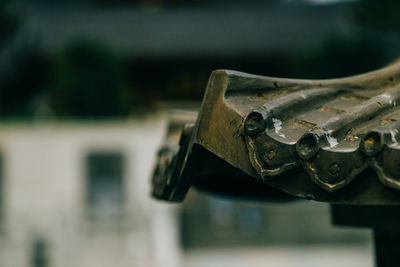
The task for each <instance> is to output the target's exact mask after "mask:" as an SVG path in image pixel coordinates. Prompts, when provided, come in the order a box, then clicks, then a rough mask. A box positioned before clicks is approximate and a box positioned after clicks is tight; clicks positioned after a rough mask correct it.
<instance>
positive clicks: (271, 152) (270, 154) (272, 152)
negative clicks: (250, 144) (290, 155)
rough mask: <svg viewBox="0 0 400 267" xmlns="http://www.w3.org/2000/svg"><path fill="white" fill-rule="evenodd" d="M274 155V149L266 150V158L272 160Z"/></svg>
mask: <svg viewBox="0 0 400 267" xmlns="http://www.w3.org/2000/svg"><path fill="white" fill-rule="evenodd" d="M275 156H276V152H275V150H273V149H271V150H270V151H268V152H267V159H269V160H273V159H274V158H275Z"/></svg>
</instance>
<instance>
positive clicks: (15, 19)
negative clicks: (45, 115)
mask: <svg viewBox="0 0 400 267" xmlns="http://www.w3.org/2000/svg"><path fill="white" fill-rule="evenodd" d="M20 24H21V16H20V15H19V14H17V13H13V12H11V11H10V9H9V5H8V1H6V0H0V25H1V26H0V117H2V118H4V117H10V116H11V117H27V116H31V115H32V102H33V101H34V98H35V97H36V96H37V95H38V94H40V91H41V89H42V87H43V84H44V83H45V80H46V70H47V63H46V62H47V58H46V56H45V55H44V54H43V53H42V52H41V51H40V50H39V49H38V47H36V46H35V45H32V44H31V43H27V42H26V41H22V40H23V38H19V41H18V42H16V41H15V39H14V36H15V35H16V34H17V33H18V28H19V26H20Z"/></svg>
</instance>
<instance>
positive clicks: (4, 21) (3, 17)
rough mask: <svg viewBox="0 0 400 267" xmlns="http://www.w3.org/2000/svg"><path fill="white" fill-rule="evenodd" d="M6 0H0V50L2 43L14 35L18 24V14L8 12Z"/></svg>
mask: <svg viewBox="0 0 400 267" xmlns="http://www.w3.org/2000/svg"><path fill="white" fill-rule="evenodd" d="M7 2H8V1H6V0H0V52H1V49H2V47H3V45H4V43H5V42H6V41H7V40H9V39H10V38H11V37H12V36H13V35H14V33H15V31H16V30H17V27H18V24H19V19H18V16H17V15H16V14H13V13H10V12H8V10H7Z"/></svg>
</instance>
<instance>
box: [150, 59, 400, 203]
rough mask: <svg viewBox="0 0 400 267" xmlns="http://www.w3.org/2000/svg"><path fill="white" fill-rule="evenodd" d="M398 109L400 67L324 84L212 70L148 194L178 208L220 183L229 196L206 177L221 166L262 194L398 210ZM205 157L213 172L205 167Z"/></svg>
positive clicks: (215, 181) (161, 161) (217, 178)
mask: <svg viewBox="0 0 400 267" xmlns="http://www.w3.org/2000/svg"><path fill="white" fill-rule="evenodd" d="M399 103H400V63H394V64H392V65H390V66H388V67H385V68H383V69H380V70H378V71H374V72H370V73H366V74H362V75H358V76H353V77H348V78H341V79H330V80H295V79H282V78H271V77H263V76H256V75H250V74H246V73H240V72H236V71H228V70H217V71H214V72H213V73H212V75H211V77H210V80H209V82H208V85H207V89H206V93H205V96H204V99H203V104H202V107H201V110H200V113H199V115H198V118H197V120H196V122H195V123H194V124H193V121H192V122H191V123H192V124H191V125H187V126H186V127H185V128H184V130H183V131H182V132H183V134H182V137H181V140H180V143H179V146H178V145H177V142H175V146H174V148H173V149H170V150H168V151H169V152H168V153H166V152H165V151H166V150H165V148H164V149H162V150H161V152H160V153H161V154H160V161H159V165H158V168H157V170H158V171H156V173H155V176H154V178H153V184H154V192H155V193H154V195H155V196H157V197H159V198H162V199H166V200H171V201H181V200H182V199H183V198H184V196H185V194H186V192H187V190H188V188H189V187H190V186H191V185H194V186H197V185H198V184H202V185H203V187H204V184H207V183H209V184H210V185H211V184H212V183H217V182H218V181H219V180H220V181H219V182H220V183H221V181H222V180H223V181H224V182H223V185H224V186H225V189H226V190H225V192H226V193H228V194H229V190H230V188H231V185H230V183H229V179H227V178H226V175H224V173H223V172H220V173H219V176H215V173H216V172H215V170H216V169H218V166H219V165H223V164H228V165H229V166H231V168H232V169H234V170H236V171H237V173H240V175H241V176H243V177H245V178H244V180H246V179H248V180H254V181H259V182H260V184H261V183H262V184H264V185H266V186H265V192H266V194H267V192H268V189H267V188H270V187H274V188H277V189H279V190H281V191H283V192H285V193H287V194H289V195H291V196H294V197H300V198H307V199H314V200H319V201H326V202H332V203H344V204H365V205H367V204H369V205H375V204H381V205H396V204H400V191H399V190H400V164H399V162H400V144H399V140H400V133H399V130H400V108H399V107H398V104H399ZM182 129H183V128H182ZM167 140H169V139H167ZM204 151H207V153H205V152H204ZM165 153H166V154H165ZM165 155H168V156H165ZM210 155H215V156H216V157H217V158H218V160H214V162H220V163H218V164H219V165H218V164H217V165H218V166H214V165H213V166H211V165H208V166H207V165H204V164H205V162H207V157H208V158H209V157H210ZM167 158H168V160H166V159H167ZM161 169H162V171H160V170H161ZM225 169H226V168H225ZM238 175H239V174H238ZM211 176H212V177H214V178H213V179H212V180H210V179H209V177H211ZM204 181H207V183H204ZM160 188H164V189H165V188H170V189H168V190H166V191H165V192H164V193H163V194H161V193H159V191H160V190H161V189H160ZM157 192H158V193H157ZM250 195H251V194H250Z"/></svg>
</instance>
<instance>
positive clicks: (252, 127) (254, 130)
mask: <svg viewBox="0 0 400 267" xmlns="http://www.w3.org/2000/svg"><path fill="white" fill-rule="evenodd" d="M265 129H266V123H265V119H264V116H263V115H262V114H261V113H260V112H258V111H252V112H251V113H250V114H249V115H248V116H247V118H246V120H245V121H244V130H245V132H246V134H248V135H256V134H258V133H260V132H262V131H264V130H265Z"/></svg>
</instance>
